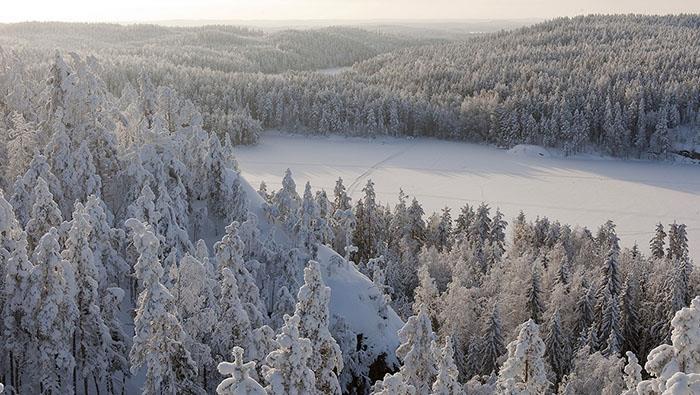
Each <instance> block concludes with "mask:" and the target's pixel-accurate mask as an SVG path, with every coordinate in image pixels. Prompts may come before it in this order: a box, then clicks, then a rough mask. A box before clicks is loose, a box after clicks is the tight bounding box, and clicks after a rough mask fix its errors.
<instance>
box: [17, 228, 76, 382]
mask: <svg viewBox="0 0 700 395" xmlns="http://www.w3.org/2000/svg"><path fill="white" fill-rule="evenodd" d="M33 260H34V262H36V266H34V267H33V268H32V271H31V273H30V275H29V287H28V290H27V295H26V298H25V300H24V307H25V313H24V314H25V315H26V317H25V318H26V321H25V324H26V330H27V331H28V332H29V334H30V336H31V346H30V348H29V350H28V354H29V358H28V360H29V363H30V366H29V369H31V371H33V372H36V375H33V378H31V379H30V380H31V381H30V383H27V386H30V387H31V388H32V389H31V391H30V392H34V393H39V392H41V393H54V394H61V393H68V392H71V390H72V388H71V387H70V385H71V380H70V377H71V376H72V372H73V367H74V365H75V359H74V358H73V348H72V346H73V342H72V338H73V331H74V330H75V327H76V321H77V319H78V309H77V306H76V304H75V298H76V293H77V291H78V290H77V288H76V283H75V276H74V271H73V268H72V266H71V264H70V262H67V261H65V260H64V259H62V258H61V256H60V246H59V243H58V231H57V230H56V228H51V229H49V230H48V232H47V233H46V234H45V235H44V236H43V237H42V238H41V240H39V243H38V245H37V247H36V249H35V251H34V256H33Z"/></svg>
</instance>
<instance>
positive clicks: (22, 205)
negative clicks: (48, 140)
mask: <svg viewBox="0 0 700 395" xmlns="http://www.w3.org/2000/svg"><path fill="white" fill-rule="evenodd" d="M40 177H41V178H43V179H44V181H46V183H47V184H48V189H49V191H50V192H51V194H52V196H53V197H54V198H55V199H56V200H59V201H60V200H62V198H61V197H62V194H63V191H62V189H61V183H60V182H59V180H58V179H57V178H56V176H55V175H54V174H53V173H52V171H51V166H49V163H48V161H47V160H46V157H45V156H44V155H41V154H38V153H37V154H36V155H34V159H32V162H31V163H30V164H29V169H27V171H26V173H24V175H23V176H22V177H17V180H16V181H15V184H14V187H13V188H12V191H13V193H12V196H11V197H10V204H12V207H14V209H15V215H16V216H17V221H19V223H20V224H21V225H22V226H26V225H27V222H28V221H29V219H30V217H31V214H32V206H33V205H34V203H35V200H36V198H35V193H34V189H35V188H36V186H37V184H38V181H39V178H40ZM71 206H72V203H71ZM71 208H72V207H71ZM41 236H43V234H42V235H40V236H39V237H41Z"/></svg>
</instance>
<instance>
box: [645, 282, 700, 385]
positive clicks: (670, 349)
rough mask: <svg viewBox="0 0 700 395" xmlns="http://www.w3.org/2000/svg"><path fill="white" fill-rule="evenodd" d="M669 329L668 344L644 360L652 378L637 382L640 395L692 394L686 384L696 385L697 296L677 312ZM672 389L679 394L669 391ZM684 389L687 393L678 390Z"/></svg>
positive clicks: (699, 353)
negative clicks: (669, 337) (694, 383)
mask: <svg viewBox="0 0 700 395" xmlns="http://www.w3.org/2000/svg"><path fill="white" fill-rule="evenodd" d="M671 326H672V330H671V344H670V345H669V344H662V345H660V346H658V347H656V348H655V349H653V350H651V352H650V353H649V356H648V357H647V363H646V364H645V365H644V369H645V370H646V371H647V372H648V373H649V374H650V375H651V376H652V378H651V379H649V380H644V381H642V382H641V383H639V385H638V386H637V392H638V393H639V394H644V395H651V394H662V393H663V394H675V393H681V394H687V393H693V392H690V391H689V390H688V389H687V388H688V384H689V382H691V381H695V382H696V383H697V381H698V380H697V375H699V374H700V333H699V329H698V328H700V296H696V297H695V299H693V301H692V302H691V304H690V306H689V307H684V308H683V309H681V310H679V311H678V312H676V315H675V316H674V317H673V320H672V321H671ZM672 381H673V382H672ZM673 386H677V388H676V389H678V391H679V392H671V387H673ZM683 386H685V387H686V392H682V391H681V389H682V387H683ZM674 390H675V389H674ZM665 391H667V392H665Z"/></svg>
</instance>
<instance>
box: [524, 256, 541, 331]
mask: <svg viewBox="0 0 700 395" xmlns="http://www.w3.org/2000/svg"><path fill="white" fill-rule="evenodd" d="M526 298H527V303H526V305H527V311H528V312H529V313H530V318H531V319H533V320H534V321H535V323H538V322H541V321H542V318H543V317H542V316H543V314H544V302H543V301H542V286H541V284H540V272H539V268H538V267H537V266H535V265H533V267H532V277H531V278H530V283H529V284H528V287H527V292H526Z"/></svg>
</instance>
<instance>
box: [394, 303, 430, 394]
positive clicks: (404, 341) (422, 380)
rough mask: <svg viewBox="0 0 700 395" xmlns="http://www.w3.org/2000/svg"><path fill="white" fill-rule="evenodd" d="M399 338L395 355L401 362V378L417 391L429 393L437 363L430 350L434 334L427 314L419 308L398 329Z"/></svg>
mask: <svg viewBox="0 0 700 395" xmlns="http://www.w3.org/2000/svg"><path fill="white" fill-rule="evenodd" d="M399 340H400V341H401V345H400V346H399V347H398V348H397V349H396V356H397V357H398V358H399V360H401V362H402V363H403V365H402V366H401V370H400V372H401V375H402V376H403V379H404V380H405V382H406V384H409V385H412V386H413V387H414V388H415V389H416V391H417V393H419V394H426V393H429V392H430V389H431V388H432V385H433V382H434V381H435V376H436V375H437V363H436V361H435V356H434V354H433V352H432V342H433V341H434V340H435V334H434V333H433V330H432V325H431V323H430V317H428V314H427V313H426V312H425V311H423V310H421V311H420V312H419V313H418V315H414V316H411V317H410V318H409V319H408V321H406V324H405V325H404V326H403V328H401V330H400V331H399Z"/></svg>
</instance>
